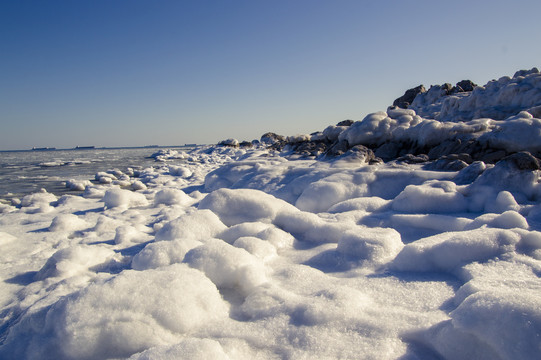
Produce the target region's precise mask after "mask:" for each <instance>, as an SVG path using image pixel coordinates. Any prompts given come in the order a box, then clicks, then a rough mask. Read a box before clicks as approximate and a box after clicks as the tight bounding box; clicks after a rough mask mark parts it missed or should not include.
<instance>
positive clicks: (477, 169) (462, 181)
mask: <svg viewBox="0 0 541 360" xmlns="http://www.w3.org/2000/svg"><path fill="white" fill-rule="evenodd" d="M486 168H487V166H486V165H485V163H484V162H482V161H474V162H473V163H471V165H469V166H468V167H465V168H464V169H462V170H460V172H459V173H458V174H457V176H456V177H455V178H454V179H453V181H454V182H455V184H457V185H466V184H471V183H472V182H474V181H475V179H477V178H478V177H479V175H481V174H482V173H483V172H484V171H485V170H486Z"/></svg>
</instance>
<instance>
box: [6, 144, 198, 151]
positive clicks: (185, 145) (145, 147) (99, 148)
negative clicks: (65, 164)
mask: <svg viewBox="0 0 541 360" xmlns="http://www.w3.org/2000/svg"><path fill="white" fill-rule="evenodd" d="M203 145H204V144H184V145H170V146H165V145H146V146H111V147H109V146H103V147H90V146H79V147H74V148H54V147H43V148H37V147H36V148H32V149H19V150H0V153H2V152H36V151H49V152H53V151H73V150H122V149H154V148H156V149H164V148H166V149H170V148H187V147H196V146H203Z"/></svg>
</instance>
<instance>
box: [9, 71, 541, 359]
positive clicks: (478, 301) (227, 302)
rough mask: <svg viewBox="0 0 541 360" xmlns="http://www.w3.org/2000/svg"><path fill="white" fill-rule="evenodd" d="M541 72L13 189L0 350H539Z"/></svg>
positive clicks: (525, 355)
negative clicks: (18, 193) (144, 165)
mask: <svg viewBox="0 0 541 360" xmlns="http://www.w3.org/2000/svg"><path fill="white" fill-rule="evenodd" d="M539 79H541V75H540V74H539V73H537V72H523V73H519V74H518V75H516V76H515V77H514V78H513V79H511V78H508V79H507V80H506V79H504V80H501V79H500V80H498V82H497V83H498V84H499V85H490V86H488V85H487V86H486V87H484V88H483V89H481V88H477V89H474V90H473V91H472V92H471V93H470V94H469V95H460V96H459V97H458V98H459V100H453V99H452V98H450V97H448V95H446V96H447V97H443V98H441V97H437V96H435V95H434V93H435V90H429V91H428V92H427V93H426V95H424V96H422V98H424V99H425V100H426V98H427V97H428V96H432V97H434V98H435V99H432V100H431V103H430V104H427V103H426V101H425V100H423V101H425V102H424V103H423V104H424V105H423V106H425V108H427V109H428V108H430V109H429V110H430V111H432V114H434V113H435V112H438V111H436V107H437V106H439V105H438V101H439V102H440V103H441V107H440V110H439V112H438V113H439V114H440V115H434V117H436V118H437V117H438V116H440V117H441V116H442V115H441V113H442V112H444V110H443V109H450V106H451V105H450V104H447V105H445V104H446V102H448V103H453V104H457V105H456V111H457V112H456V114H457V115H456V117H455V118H454V119H455V120H456V121H449V119H447V120H446V121H440V120H437V119H428V118H424V117H423V118H421V117H420V116H419V115H417V114H418V113H423V114H425V115H424V116H426V114H427V113H428V110H426V109H425V110H423V109H422V108H421V107H419V106H421V105H419V103H421V100H422V99H421V98H419V100H418V99H416V100H415V101H414V102H413V103H412V107H415V106H417V108H416V109H415V110H413V109H399V108H394V109H388V110H387V112H382V113H376V114H371V115H368V116H367V117H366V118H365V119H364V120H362V121H360V122H354V123H353V122H352V123H347V124H342V125H338V126H331V127H329V128H327V129H325V130H324V131H322V132H321V133H317V134H312V135H306V136H295V137H290V138H288V139H286V138H280V137H271V136H266V137H264V138H263V139H262V141H261V143H260V144H256V146H253V147H251V148H248V144H244V145H243V146H242V147H241V146H240V143H239V142H238V141H236V142H235V141H230V142H227V143H226V144H225V143H224V145H228V146H215V147H207V148H198V149H196V150H193V151H190V152H176V153H173V152H162V153H160V154H156V156H155V157H156V159H159V160H161V164H162V165H163V166H160V167H158V168H148V169H145V170H143V171H140V172H139V173H138V174H137V175H138V176H137V177H134V176H133V175H135V174H126V173H122V172H120V171H116V172H115V171H109V172H103V173H98V174H96V178H95V180H96V184H88V183H86V184H82V187H83V188H85V190H84V193H83V195H82V196H73V195H63V196H61V197H56V196H55V195H53V194H50V193H47V192H41V193H35V194H31V195H27V196H25V197H23V198H22V199H21V200H20V202H18V203H17V202H15V204H14V205H0V206H1V208H0V212H1V214H0V225H1V230H0V246H1V247H2V252H1V253H0V274H1V276H2V279H3V282H2V284H1V285H0V286H1V291H0V305H1V309H2V311H1V314H2V317H1V321H2V322H1V323H0V341H1V343H0V344H1V345H0V357H2V358H6V359H34V358H51V359H107V358H131V359H208V358H216V359H252V358H263V359H298V358H316V359H336V358H343V359H358V358H363V359H397V358H401V359H439V358H445V359H465V358H476V359H531V358H536V357H538V355H539V353H540V351H541V306H540V304H541V302H540V300H539V299H540V298H541V280H540V278H539V276H540V274H541V232H539V230H541V205H540V203H539V199H540V198H541V185H540V184H539V170H538V169H539V162H538V159H537V158H536V157H538V156H539V151H540V150H541V145H540V144H541V134H540V133H539V131H540V129H541V125H540V124H541V120H540V119H539V118H538V117H539V116H540V115H539V114H538V113H537V112H536V111H537V110H535V109H537V108H535V107H533V108H534V110H532V106H530V105H532V101H533V104H534V105H540V104H541V102H540V101H541V88H540V86H541V81H539ZM509 84H519V85H509ZM532 84H533V85H532ZM500 85H501V86H500ZM491 86H492V87H491ZM495 86H499V87H498V89H500V90H501V91H504V92H506V93H509V94H511V95H508V96H507V97H505V96H503V95H501V96H500V98H501V99H504V98H505V99H508V100H509V101H511V103H516V104H517V108H516V109H515V110H513V111H516V112H515V113H513V114H511V115H509V116H507V115H506V116H505V117H504V118H505V119H504V120H502V119H499V120H495V119H496V118H498V116H495V117H494V118H493V119H488V118H486V119H477V118H475V116H473V120H467V121H468V122H461V121H463V120H464V116H465V114H466V112H469V113H472V112H475V111H476V110H475V109H478V108H479V107H481V108H485V107H484V106H481V105H482V104H487V103H486V102H485V103H484V102H483V101H482V100H483V99H485V97H484V96H485V95H483V94H488V95H486V96H487V99H488V98H489V97H490V98H492V97H493V96H494V94H495V93H493V92H492V91H493V90H494V87H495ZM508 86H512V87H513V88H515V90H514V92H511V91H510V90H508ZM527 86H529V87H530V88H529V90H527V91H526V90H525V91H522V90H520V88H522V87H527ZM490 89H492V90H490ZM505 89H507V90H505ZM532 89H534V90H535V91H531V90H532ZM489 90H490V91H489ZM431 91H432V93H431ZM476 94H477V95H476ZM521 94H522V95H521ZM524 94H527V95H524ZM449 96H453V95H449ZM521 96H522V97H521ZM532 96H537V98H535V99H537V100H535V99H534V100H535V101H534V100H531V99H530V98H531V97H532ZM468 97H470V99H473V98H475V99H476V100H475V101H473V100H462V99H466V98H468ZM526 98H528V99H529V100H528V101H526V100H524V99H526ZM445 99H450V100H445ZM521 99H522V100H521ZM416 101H417V105H416ZM468 101H469V102H468ZM487 101H488V100H487ZM502 101H503V100H502ZM536 101H537V102H536ZM472 102H473V103H475V106H476V107H475V106H474V107H471V108H469V107H468V106H473V105H471V104H472ZM488 104H489V105H487V106H488V107H490V106H495V105H494V104H492V103H488ZM434 105H436V107H435V106H434ZM453 106H454V105H453ZM527 106H530V107H529V108H528V109H530V110H529V111H530V112H528V111H526V110H527V109H526V108H525V107H527ZM445 111H446V112H445V114H447V115H445V116H447V117H448V116H449V114H451V111H450V110H445ZM505 111H506V112H508V111H509V107H506V110H505ZM524 129H526V130H524ZM344 140H345V141H347V143H344ZM471 141H473V143H475V144H481V145H479V146H481V148H478V147H476V146H478V145H475V146H472V147H470V148H467V149H470V150H471V151H469V152H468V151H466V152H456V151H455V150H456V149H458V148H453V147H452V146H451V145H452V144H458V145H463V144H466V143H470V144H472V142H471ZM265 143H266V144H265ZM340 144H341V145H340ZM389 144H391V145H389ZM443 144H447V145H446V146H445V149H451V150H445V151H443V150H442V148H443ZM483 144H485V145H486V147H485V148H484V150H482V151H484V153H483V154H482V155H479V154H480V150H479V149H483V148H482V146H483ZM263 145H265V146H263ZM458 145H457V146H458ZM382 146H386V148H384V149H387V154H389V149H390V148H391V147H393V146H394V147H395V148H396V149H398V150H396V149H395V150H396V151H395V154H392V156H391V155H389V159H386V160H387V162H383V161H381V160H380V159H378V157H380V156H381V154H382V153H383V150H382V148H381V147H382ZM438 146H441V147H440V150H441V151H439V153H438V155H437V156H436V155H435V154H436V150H433V149H437V148H438ZM333 149H334V150H333ZM427 149H430V150H432V151H433V153H432V156H429V155H428V154H427V152H426V150H427ZM460 149H463V148H460ZM476 149H477V150H476ZM331 150H332V151H333V152H332V154H331V153H329V151H331ZM338 150H339V151H338ZM489 150H490V151H489ZM497 151H501V153H499V154H498V155H497V156H496V155H493V156H492V157H491V159H492V161H486V162H485V161H482V159H481V157H482V156H485V157H488V155H489V154H493V153H494V152H497ZM524 151H529V152H528V153H526V152H524ZM378 154H379V155H378ZM464 154H466V155H468V156H469V157H467V156H465V155H464ZM422 155H425V156H422ZM452 155H456V156H452ZM476 156H479V157H476ZM179 157H182V158H185V159H186V160H187V161H186V163H185V164H183V165H172V164H168V158H170V159H178V158H179ZM442 170H445V171H442ZM130 175H131V176H130ZM72 185H73V186H74V187H76V186H78V185H81V184H78V183H77V182H74V183H73V184H72Z"/></svg>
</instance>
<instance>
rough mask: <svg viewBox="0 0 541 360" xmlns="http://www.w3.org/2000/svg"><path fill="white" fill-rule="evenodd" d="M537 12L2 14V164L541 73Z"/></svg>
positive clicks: (313, 118) (332, 114) (214, 137)
mask: <svg viewBox="0 0 541 360" xmlns="http://www.w3.org/2000/svg"><path fill="white" fill-rule="evenodd" d="M540 13H541V1H539V0H531V1H522V0H515V1H508V0H507V1H501V0H493V1H475V0H468V1H462V0H458V1H434V0H430V1H385V0H381V1H361V0H357V1H350V0H337V1H318V0H288V1H285V0H276V1H270V0H269V1H258V0H246V1H234V0H230V1H227V0H221V1H218V0H214V1H212V0H197V1H196V0H193V1H151V0H145V1H141V0H129V1H128V0H126V1H117V0H87V1H83V0H77V1H74V0H70V1H56V0H47V1H43V0H39V1H26V0H17V1H15V0H14V1H9V0H0V47H1V48H0V122H1V131H0V150H6V149H28V148H31V147H32V146H39V147H41V146H54V147H57V148H65V147H74V146H76V145H95V146H142V145H148V144H159V145H174V144H184V143H216V142H217V141H219V140H222V139H225V138H231V137H234V138H237V139H239V140H252V139H256V138H257V139H258V138H259V137H260V136H261V135H262V134H263V133H264V132H267V131H273V132H277V133H280V134H284V135H294V134H300V133H311V132H313V131H317V130H322V129H323V128H325V127H326V126H327V125H330V124H335V123H337V122H338V121H341V120H344V119H354V120H359V119H362V118H363V117H364V115H366V114H367V113H369V112H374V111H378V110H385V109H386V108H387V106H388V105H390V104H391V103H392V101H393V100H394V99H395V98H396V97H398V96H400V95H402V94H403V93H404V91H405V90H406V89H407V88H410V87H413V86H416V85H419V84H424V85H425V86H428V85H430V84H441V83H444V82H451V83H456V82H457V81H460V80H462V79H467V78H468V79H471V80H473V81H475V82H476V83H478V84H480V85H483V84H485V83H486V82H487V81H489V80H491V79H493V78H498V77H500V76H503V75H509V76H512V75H513V73H514V72H515V71H516V70H519V69H526V68H527V69H530V68H532V67H534V66H538V67H539V66H540V65H541V45H540V43H539V35H540V34H541V22H540V21H539V14H540Z"/></svg>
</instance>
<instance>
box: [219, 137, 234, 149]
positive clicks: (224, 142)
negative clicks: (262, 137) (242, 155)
mask: <svg viewBox="0 0 541 360" xmlns="http://www.w3.org/2000/svg"><path fill="white" fill-rule="evenodd" d="M218 145H221V146H228V147H235V148H237V147H239V141H238V140H237V139H226V140H222V141H220V142H219V143H218Z"/></svg>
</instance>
